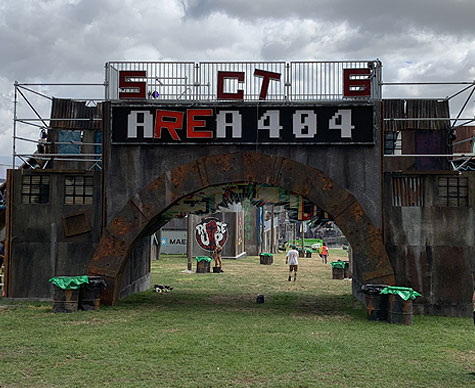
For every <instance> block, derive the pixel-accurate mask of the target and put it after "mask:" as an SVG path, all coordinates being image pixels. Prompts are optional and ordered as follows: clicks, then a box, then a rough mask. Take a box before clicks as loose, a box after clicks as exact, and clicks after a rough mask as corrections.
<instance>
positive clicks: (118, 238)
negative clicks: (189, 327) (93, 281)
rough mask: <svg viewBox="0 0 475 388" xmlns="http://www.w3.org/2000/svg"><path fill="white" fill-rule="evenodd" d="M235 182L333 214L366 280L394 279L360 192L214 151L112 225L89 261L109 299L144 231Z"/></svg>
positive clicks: (161, 181) (138, 198) (289, 166)
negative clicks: (191, 197)
mask: <svg viewBox="0 0 475 388" xmlns="http://www.w3.org/2000/svg"><path fill="white" fill-rule="evenodd" d="M234 182H254V183H261V184H263V183H265V184H270V185H274V186H279V187H282V188H283V189H287V190H290V191H292V192H295V193H297V194H300V195H302V196H303V197H305V198H307V199H308V200H310V201H312V202H314V203H315V204H318V206H320V207H321V208H323V209H325V211H327V212H328V213H330V214H332V216H333V217H334V219H335V222H336V223H337V225H338V226H339V227H340V229H341V230H342V231H343V233H344V234H345V236H346V237H347V239H348V241H349V242H350V244H351V246H352V249H353V252H354V254H355V256H356V257H357V259H356V260H357V261H358V268H359V269H360V271H361V274H362V281H364V282H367V283H386V284H394V271H393V268H392V266H391V263H390V261H389V258H388V255H387V253H386V250H385V247H384V243H383V239H382V234H381V231H380V230H379V229H377V228H376V227H375V226H374V225H373V224H372V222H371V220H370V219H369V217H368V216H367V215H366V214H365V212H364V211H363V209H362V207H361V205H360V204H359V203H358V201H357V200H356V199H355V197H354V196H353V195H352V194H351V193H350V192H348V191H347V190H345V189H343V188H342V187H340V186H339V185H338V184H336V183H335V182H334V181H333V180H332V179H330V178H329V177H328V176H326V175H325V174H323V173H322V172H321V171H319V170H317V169H315V168H312V167H309V166H306V165H304V164H301V163H298V162H296V161H294V160H291V159H287V158H283V157H280V156H272V155H267V154H262V153H258V152H241V153H230V154H225V155H212V156H207V157H204V158H201V159H199V160H196V161H194V162H192V163H189V164H185V165H182V166H180V167H177V168H174V169H172V170H170V171H168V172H167V173H165V174H163V175H161V176H160V177H158V178H157V179H155V180H154V181H152V182H151V183H149V184H148V185H146V186H145V187H144V188H143V189H141V190H140V191H139V192H137V193H136V194H135V195H134V196H132V198H130V200H129V201H128V202H127V204H126V205H125V206H124V207H123V208H122V209H121V210H120V211H119V212H118V214H117V215H116V216H115V217H114V219H113V220H112V221H111V222H110V223H109V225H107V227H106V228H105V230H104V233H103V235H102V238H101V240H100V243H99V245H98V247H97V249H96V251H95V253H94V256H93V257H92V259H91V262H90V264H89V268H88V273H89V274H90V275H102V276H105V278H106V281H107V284H108V287H107V289H106V291H105V293H104V294H103V295H102V297H103V302H104V303H105V304H116V303H117V302H118V296H119V287H120V282H121V277H122V271H123V269H124V266H125V263H126V260H127V258H128V253H129V251H130V249H131V247H132V245H133V244H134V242H135V241H136V239H137V238H138V237H139V236H141V235H142V234H143V233H144V231H145V230H146V229H147V228H149V227H150V225H154V224H156V223H157V219H159V217H160V215H161V214H162V213H163V212H164V210H165V209H167V208H168V207H169V206H170V205H172V204H173V203H174V202H175V201H176V200H178V199H180V198H182V197H183V196H185V195H187V194H189V193H193V192H195V191H197V190H201V189H203V188H205V187H208V186H212V185H220V184H227V183H234Z"/></svg>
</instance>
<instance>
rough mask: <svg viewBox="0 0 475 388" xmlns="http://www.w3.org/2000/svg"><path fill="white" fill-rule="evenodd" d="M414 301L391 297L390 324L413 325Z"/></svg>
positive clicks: (391, 295)
mask: <svg viewBox="0 0 475 388" xmlns="http://www.w3.org/2000/svg"><path fill="white" fill-rule="evenodd" d="M412 318H413V308H412V299H408V300H404V299H402V298H401V297H400V296H398V295H394V294H390V295H389V307H388V322H389V323H397V324H400V325H412Z"/></svg>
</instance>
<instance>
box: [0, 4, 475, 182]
mask: <svg viewBox="0 0 475 388" xmlns="http://www.w3.org/2000/svg"><path fill="white" fill-rule="evenodd" d="M0 37H1V39H0V53H1V60H0V178H1V177H3V176H4V171H3V169H2V167H5V166H3V165H4V164H7V163H11V156H10V155H11V153H12V126H13V122H12V118H13V100H14V94H13V91H14V88H13V83H14V82H15V80H18V81H19V82H22V83H24V82H44V83H46V82H94V83H96V82H97V83H102V82H103V81H104V64H105V62H107V61H120V60H137V61H139V60H157V61H160V60H178V61H181V60H187V61H190V60H191V61H195V62H198V61H201V60H265V61H266V60H269V61H272V60H286V61H291V60H347V59H358V60H359V59H363V60H366V59H376V58H379V59H380V60H381V61H382V63H383V79H384V81H385V82H429V81H430V82H432V81H435V82H445V81H447V82H449V81H471V80H474V79H475V1H474V0H451V1H447V0H398V1H394V0H373V1H369V0H293V1H288V0H274V1H271V0H182V1H177V0H0ZM40 89H41V90H42V91H43V92H45V93H47V94H52V95H55V96H57V97H61V96H63V97H65V96H72V95H74V96H78V97H79V95H77V93H79V92H78V91H74V92H72V91H68V90H65V89H64V88H63V89H62V90H61V91H60V90H58V89H57V88H52V87H51V88H46V87H43V88H40ZM459 89H460V87H458V86H457V87H454V86H451V87H442V86H438V87H425V88H420V87H413V86H412V87H406V88H395V87H393V88H392V89H391V87H389V86H388V87H385V88H384V89H383V92H384V96H385V97H401V96H407V97H408V96H423V97H429V96H432V97H445V96H448V95H451V94H452V93H454V92H456V91H457V90H459ZM83 94H84V95H85V96H86V95H87V96H88V97H89V96H93V95H95V96H98V97H101V96H102V94H101V91H100V90H99V89H95V90H94V88H91V89H89V90H88V92H87V93H86V92H85V91H84V93H83ZM473 100H474V98H473V97H472V99H471V103H470V106H469V110H468V111H467V112H466V113H465V114H464V117H473V115H474V114H475V111H474V108H473V107H474V104H473ZM462 102H463V100H462ZM38 104H40V106H41V108H40V109H46V112H47V109H48V105H47V104H46V101H43V102H38ZM458 104H459V105H458V106H460V102H458ZM453 110H455V109H453ZM456 114H457V112H456V111H453V112H452V116H455V115H456ZM27 116H28V117H30V118H32V117H33V115H31V114H28V115H27ZM23 117H25V116H23ZM28 135H30V136H32V137H33V138H35V137H37V136H38V130H36V129H35V128H32V129H31V130H30V133H29V134H28ZM28 147H29V149H30V150H32V149H34V146H33V145H30V146H27V147H26V148H25V146H22V148H21V149H20V151H22V152H23V151H27V150H28Z"/></svg>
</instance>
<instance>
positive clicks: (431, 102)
mask: <svg viewBox="0 0 475 388" xmlns="http://www.w3.org/2000/svg"><path fill="white" fill-rule="evenodd" d="M407 117H408V118H409V119H411V118H449V117H450V113H449V101H448V100H435V99H415V100H407ZM407 125H408V128H411V129H431V130H440V129H447V128H449V127H450V120H417V121H415V120H409V121H408V124H407Z"/></svg>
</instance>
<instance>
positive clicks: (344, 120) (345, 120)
mask: <svg viewBox="0 0 475 388" xmlns="http://www.w3.org/2000/svg"><path fill="white" fill-rule="evenodd" d="M328 126H329V127H330V129H339V130H340V131H341V135H340V137H342V138H351V130H352V129H355V126H354V125H351V109H338V110H337V112H336V113H335V114H334V115H333V117H332V118H331V119H330V122H329V123H328Z"/></svg>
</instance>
